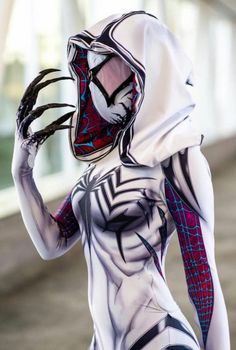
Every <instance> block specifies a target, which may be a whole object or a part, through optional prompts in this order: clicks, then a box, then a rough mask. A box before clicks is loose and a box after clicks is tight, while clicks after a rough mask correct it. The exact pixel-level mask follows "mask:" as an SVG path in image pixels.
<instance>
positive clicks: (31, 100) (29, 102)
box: [22, 77, 72, 115]
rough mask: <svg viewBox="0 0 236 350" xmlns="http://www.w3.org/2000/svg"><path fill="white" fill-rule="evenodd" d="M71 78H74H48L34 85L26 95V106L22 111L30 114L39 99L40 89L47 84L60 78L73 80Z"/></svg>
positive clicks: (60, 78)
mask: <svg viewBox="0 0 236 350" xmlns="http://www.w3.org/2000/svg"><path fill="white" fill-rule="evenodd" d="M71 79H72V78H71V77H58V78H53V79H49V80H46V81H44V82H43V83H39V84H37V85H36V86H33V87H32V89H31V90H30V92H29V94H28V96H26V97H25V100H24V105H25V108H24V110H23V111H22V112H23V114H24V115H26V114H28V113H29V111H30V110H31V109H32V108H33V106H34V104H35V102H36V100H37V97H38V94H39V91H40V90H41V89H42V88H44V87H46V86H47V85H49V84H51V83H55V82H57V81H60V80H71Z"/></svg>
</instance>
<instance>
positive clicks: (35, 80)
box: [22, 68, 60, 101]
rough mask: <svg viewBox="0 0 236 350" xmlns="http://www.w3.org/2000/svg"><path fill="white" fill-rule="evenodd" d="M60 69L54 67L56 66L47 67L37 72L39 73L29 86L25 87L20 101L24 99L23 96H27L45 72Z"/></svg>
mask: <svg viewBox="0 0 236 350" xmlns="http://www.w3.org/2000/svg"><path fill="white" fill-rule="evenodd" d="M58 71H60V69H56V68H48V69H44V70H42V71H41V72H39V75H38V76H37V77H36V78H35V79H34V80H33V81H32V82H31V83H30V84H29V86H28V87H27V88H26V90H25V92H24V95H23V97H22V101H24V99H25V97H27V95H28V94H29V93H30V92H31V90H32V89H33V87H34V86H35V85H36V84H38V83H39V82H40V81H41V80H42V79H43V78H44V77H45V76H46V75H47V74H49V73H53V72H58Z"/></svg>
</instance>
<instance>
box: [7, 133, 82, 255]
mask: <svg viewBox="0 0 236 350" xmlns="http://www.w3.org/2000/svg"><path fill="white" fill-rule="evenodd" d="M36 151H37V150H36V148H35V147H34V146H30V147H29V146H27V145H26V144H24V142H23V143H22V141H21V140H20V139H19V137H18V136H17V134H16V139H15V148H14V154H13V162H12V175H13V180H14V184H15V188H16V191H17V195H18V201H19V206H20V211H21V214H22V218H23V221H24V224H25V227H26V229H27V231H28V233H29V235H30V237H31V239H32V241H33V243H34V245H35V247H36V249H37V251H38V253H39V254H40V256H41V257H42V259H44V260H50V259H55V258H57V257H59V256H61V255H63V254H65V253H66V252H67V251H68V250H69V249H71V247H72V246H73V245H74V244H75V243H76V242H77V241H78V239H79V238H80V229H79V225H78V222H77V220H76V218H75V216H74V214H73V210H72V205H71V196H70V193H69V194H68V195H67V196H66V198H65V200H64V201H63V203H62V205H61V206H60V208H59V209H58V211H57V212H56V213H55V214H54V215H52V214H50V213H49V211H48V209H47V207H46V206H45V205H44V203H43V199H42V197H41V195H40V193H39V191H38V189H37V187H36V185H35V182H34V178H33V161H34V158H35V155H36Z"/></svg>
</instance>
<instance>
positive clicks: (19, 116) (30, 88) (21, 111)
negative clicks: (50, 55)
mask: <svg viewBox="0 0 236 350" xmlns="http://www.w3.org/2000/svg"><path fill="white" fill-rule="evenodd" d="M57 71H59V69H56V68H48V69H44V70H42V71H41V72H39V75H38V76H37V77H36V78H35V79H34V80H33V81H32V82H31V83H30V84H29V85H28V87H27V88H26V90H25V92H24V94H23V97H22V99H21V102H20V105H19V107H18V109H17V113H16V115H17V125H18V126H19V124H20V123H21V121H22V120H23V119H24V117H25V115H26V108H27V104H26V101H29V96H31V93H32V91H33V88H34V86H35V85H36V84H37V83H39V82H40V81H41V80H42V79H43V78H44V77H45V76H46V75H47V74H49V73H53V72H57ZM27 98H28V99H27ZM34 103H35V101H32V102H31V108H30V109H32V107H33V105H34ZM28 110H29V109H28Z"/></svg>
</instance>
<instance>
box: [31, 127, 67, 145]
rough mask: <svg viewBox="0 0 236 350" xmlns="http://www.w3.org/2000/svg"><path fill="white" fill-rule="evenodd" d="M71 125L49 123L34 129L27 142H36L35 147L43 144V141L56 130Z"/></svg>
mask: <svg viewBox="0 0 236 350" xmlns="http://www.w3.org/2000/svg"><path fill="white" fill-rule="evenodd" d="M72 128H73V126H72V125H50V126H47V127H46V128H44V129H42V130H39V131H36V132H35V133H34V134H33V135H32V136H31V137H29V138H28V141H27V144H33V143H34V144H36V147H38V146H39V145H41V144H43V143H44V141H45V140H46V139H47V138H48V137H49V136H51V135H53V134H54V133H55V131H57V130H63V129H72Z"/></svg>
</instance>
